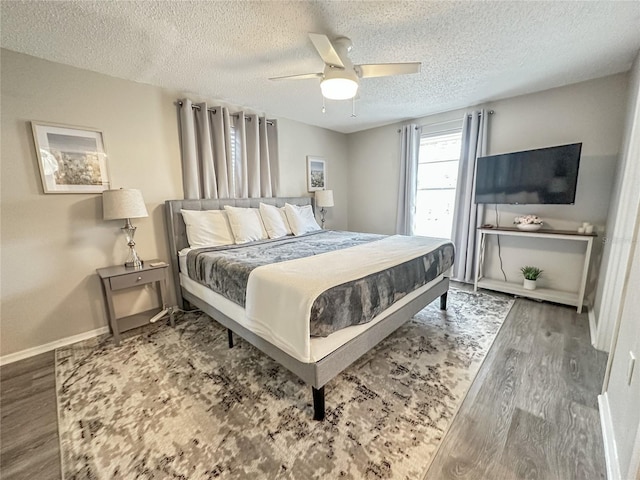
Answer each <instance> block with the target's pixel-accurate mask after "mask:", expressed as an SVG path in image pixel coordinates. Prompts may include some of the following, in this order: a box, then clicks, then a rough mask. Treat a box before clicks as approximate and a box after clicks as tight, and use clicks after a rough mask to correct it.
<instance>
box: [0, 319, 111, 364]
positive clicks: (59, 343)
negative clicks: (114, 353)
mask: <svg viewBox="0 0 640 480" xmlns="http://www.w3.org/2000/svg"><path fill="white" fill-rule="evenodd" d="M105 333H109V327H100V328H96V329H95V330H90V331H88V332H84V333H80V334H78V335H72V336H70V337H66V338H61V339H60V340H56V341H54V342H50V343H46V344H44V345H39V346H37V347H33V348H27V349H26V350H21V351H19V352H16V353H10V354H9V355H4V356H2V357H0V365H7V364H9V363H13V362H17V361H18V360H24V359H25V358H29V357H34V356H36V355H40V354H41V353H45V352H49V351H51V350H55V349H56V348H59V347H64V346H67V345H71V344H72V343H76V342H81V341H82V340H87V339H88V338H93V337H97V336H98V335H103V334H105Z"/></svg>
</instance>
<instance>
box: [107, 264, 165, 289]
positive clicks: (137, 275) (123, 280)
mask: <svg viewBox="0 0 640 480" xmlns="http://www.w3.org/2000/svg"><path fill="white" fill-rule="evenodd" d="M164 278H165V269H164V268H154V269H153V270H145V271H142V272H135V271H132V272H131V273H127V274H126V275H118V276H117V277H111V279H110V282H111V290H120V289H122V288H129V287H135V286H136V285H144V284H146V283H151V282H156V281H158V280H164Z"/></svg>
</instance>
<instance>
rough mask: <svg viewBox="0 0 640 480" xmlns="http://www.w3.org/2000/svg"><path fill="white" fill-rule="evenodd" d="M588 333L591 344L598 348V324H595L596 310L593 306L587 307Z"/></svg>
mask: <svg viewBox="0 0 640 480" xmlns="http://www.w3.org/2000/svg"><path fill="white" fill-rule="evenodd" d="M588 315H589V334H590V336H591V345H593V346H594V347H595V348H596V349H597V348H598V347H597V345H598V338H597V337H598V326H597V325H596V312H595V311H594V309H593V307H589V312H588Z"/></svg>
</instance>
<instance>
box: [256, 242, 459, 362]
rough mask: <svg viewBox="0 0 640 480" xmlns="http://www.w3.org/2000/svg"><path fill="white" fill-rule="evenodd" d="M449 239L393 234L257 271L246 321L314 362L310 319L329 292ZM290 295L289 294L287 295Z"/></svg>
mask: <svg viewBox="0 0 640 480" xmlns="http://www.w3.org/2000/svg"><path fill="white" fill-rule="evenodd" d="M445 243H448V240H442V239H436V238H426V237H406V236H400V235H395V236H391V237H387V238H384V239H382V240H378V241H375V242H371V243H366V244H363V245H358V246H356V247H351V248H347V249H344V250H337V251H334V252H328V253H323V254H320V255H315V256H313V257H305V258H300V259H297V260H290V261H287V262H281V263H276V264H271V265H265V266H262V267H258V268H256V269H254V270H253V271H252V272H251V274H250V275H249V283H248V284H247V299H246V319H247V322H248V324H249V325H250V328H251V330H253V331H254V332H255V333H257V334H258V335H260V336H262V337H264V338H270V339H271V341H272V343H274V344H275V345H276V346H277V347H278V348H280V349H281V350H283V351H285V352H287V353H289V354H290V355H292V356H293V357H295V358H298V359H301V360H303V361H307V362H309V361H312V360H311V347H310V345H311V340H310V336H309V316H310V313H311V307H312V305H313V302H314V301H315V299H316V298H317V297H318V296H319V295H320V294H321V293H322V292H324V291H325V290H327V289H329V288H331V287H334V286H337V285H341V284H343V283H345V282H349V281H353V280H356V279H358V278H362V277H364V276H367V275H370V274H372V273H375V272H379V271H381V270H385V269H387V268H389V267H392V266H394V265H397V264H400V263H403V262H406V261H408V260H411V259H412V258H416V257H419V256H422V255H424V254H426V253H428V252H430V251H431V250H434V249H436V248H438V247H439V246H441V245H443V244H445ZM285 292H286V293H285Z"/></svg>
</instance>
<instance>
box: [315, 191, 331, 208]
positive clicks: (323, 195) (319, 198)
mask: <svg viewBox="0 0 640 480" xmlns="http://www.w3.org/2000/svg"><path fill="white" fill-rule="evenodd" d="M316 206H317V207H333V190H318V191H317V192H316Z"/></svg>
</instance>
